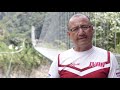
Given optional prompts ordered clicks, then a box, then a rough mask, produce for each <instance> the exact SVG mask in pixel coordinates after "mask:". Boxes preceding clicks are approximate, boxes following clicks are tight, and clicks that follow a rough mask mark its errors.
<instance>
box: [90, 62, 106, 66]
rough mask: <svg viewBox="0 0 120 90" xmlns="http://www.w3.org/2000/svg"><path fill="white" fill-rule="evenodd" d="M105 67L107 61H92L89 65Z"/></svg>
mask: <svg viewBox="0 0 120 90" xmlns="http://www.w3.org/2000/svg"><path fill="white" fill-rule="evenodd" d="M97 66H98V67H104V66H105V62H90V64H89V67H97Z"/></svg>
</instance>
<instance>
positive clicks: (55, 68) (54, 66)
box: [48, 60, 59, 78]
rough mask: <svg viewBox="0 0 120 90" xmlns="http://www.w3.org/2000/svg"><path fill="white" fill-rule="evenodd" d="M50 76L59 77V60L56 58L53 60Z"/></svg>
mask: <svg viewBox="0 0 120 90" xmlns="http://www.w3.org/2000/svg"><path fill="white" fill-rule="evenodd" d="M48 78H59V73H58V60H55V61H53V62H52V64H51V66H50V69H49V72H48Z"/></svg>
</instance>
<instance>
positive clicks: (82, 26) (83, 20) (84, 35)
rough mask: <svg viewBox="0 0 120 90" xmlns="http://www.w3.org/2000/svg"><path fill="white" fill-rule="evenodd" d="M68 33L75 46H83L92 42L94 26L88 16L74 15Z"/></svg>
mask: <svg viewBox="0 0 120 90" xmlns="http://www.w3.org/2000/svg"><path fill="white" fill-rule="evenodd" d="M68 27H69V30H70V31H68V35H69V37H70V39H71V40H72V41H73V43H74V44H75V46H77V47H81V46H84V45H85V46H86V45H90V44H92V37H93V33H94V30H93V26H92V25H91V23H90V22H89V19H88V18H87V17H74V18H72V19H71V20H70V22H69V25H68Z"/></svg>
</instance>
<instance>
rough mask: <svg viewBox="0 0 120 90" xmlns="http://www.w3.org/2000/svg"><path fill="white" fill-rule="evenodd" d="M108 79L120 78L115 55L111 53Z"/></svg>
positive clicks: (119, 68)
mask: <svg viewBox="0 0 120 90" xmlns="http://www.w3.org/2000/svg"><path fill="white" fill-rule="evenodd" d="M108 78H120V67H119V64H118V61H117V59H116V57H115V55H113V54H112V53H110V72H109V74H108Z"/></svg>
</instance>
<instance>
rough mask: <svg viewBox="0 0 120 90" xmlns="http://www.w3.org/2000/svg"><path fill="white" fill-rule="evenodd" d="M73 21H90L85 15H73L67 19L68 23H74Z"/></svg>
mask: <svg viewBox="0 0 120 90" xmlns="http://www.w3.org/2000/svg"><path fill="white" fill-rule="evenodd" d="M75 22H79V23H80V22H86V23H90V20H89V18H88V17H87V16H75V17H71V18H70V20H69V24H71V23H75Z"/></svg>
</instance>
